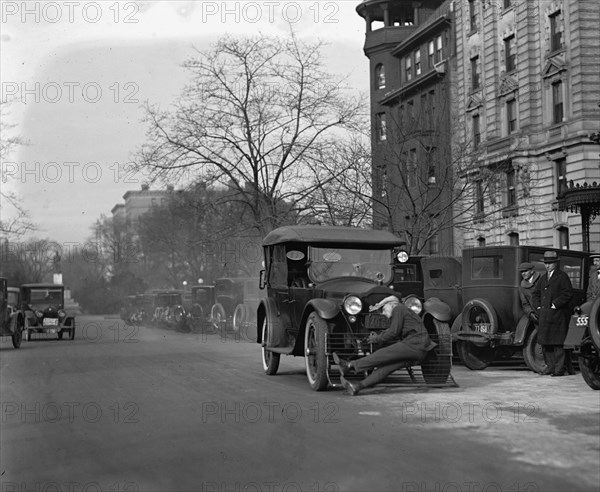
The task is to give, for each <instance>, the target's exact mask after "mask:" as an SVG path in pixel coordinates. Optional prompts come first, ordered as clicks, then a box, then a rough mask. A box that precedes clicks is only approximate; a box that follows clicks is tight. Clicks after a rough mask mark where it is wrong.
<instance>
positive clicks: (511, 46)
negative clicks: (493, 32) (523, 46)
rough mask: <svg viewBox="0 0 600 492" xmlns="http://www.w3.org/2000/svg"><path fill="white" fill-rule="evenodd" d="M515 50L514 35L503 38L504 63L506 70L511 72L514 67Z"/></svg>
mask: <svg viewBox="0 0 600 492" xmlns="http://www.w3.org/2000/svg"><path fill="white" fill-rule="evenodd" d="M515 52H516V49H515V36H514V35H512V36H509V37H508V38H506V39H505V40H504V63H505V64H506V71H507V72H512V71H513V70H515V68H516V65H515Z"/></svg>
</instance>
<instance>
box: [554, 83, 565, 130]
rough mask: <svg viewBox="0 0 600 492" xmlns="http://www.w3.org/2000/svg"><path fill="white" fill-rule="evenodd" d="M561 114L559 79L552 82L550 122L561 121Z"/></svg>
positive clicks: (561, 91) (561, 99)
mask: <svg viewBox="0 0 600 492" xmlns="http://www.w3.org/2000/svg"><path fill="white" fill-rule="evenodd" d="M563 115H564V112H563V90H562V81H560V80H559V81H558V82H555V83H554V84H552V123H553V124H558V123H562V120H563Z"/></svg>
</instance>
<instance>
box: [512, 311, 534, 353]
mask: <svg viewBox="0 0 600 492" xmlns="http://www.w3.org/2000/svg"><path fill="white" fill-rule="evenodd" d="M530 324H532V321H531V320H530V319H529V316H527V315H526V314H524V315H523V316H521V319H520V320H519V322H518V323H517V329H516V330H515V339H514V343H513V345H523V343H525V338H526V337H527V333H528V332H529V330H528V328H529V325H530Z"/></svg>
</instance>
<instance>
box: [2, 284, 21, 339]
mask: <svg viewBox="0 0 600 492" xmlns="http://www.w3.org/2000/svg"><path fill="white" fill-rule="evenodd" d="M24 324H25V317H24V315H23V312H22V311H21V309H20V292H19V289H17V288H15V287H8V282H7V280H6V279H5V278H0V335H2V336H9V337H11V340H12V344H13V347H14V348H19V347H20V346H21V341H22V340H23V326H24Z"/></svg>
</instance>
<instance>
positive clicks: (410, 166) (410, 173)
mask: <svg viewBox="0 0 600 492" xmlns="http://www.w3.org/2000/svg"><path fill="white" fill-rule="evenodd" d="M406 175H407V176H406V184H407V186H408V187H409V188H414V187H415V186H417V149H410V150H409V151H408V160H407V162H406Z"/></svg>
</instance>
